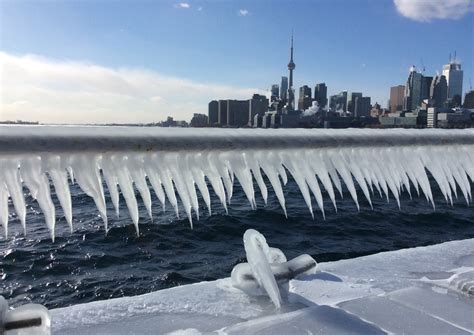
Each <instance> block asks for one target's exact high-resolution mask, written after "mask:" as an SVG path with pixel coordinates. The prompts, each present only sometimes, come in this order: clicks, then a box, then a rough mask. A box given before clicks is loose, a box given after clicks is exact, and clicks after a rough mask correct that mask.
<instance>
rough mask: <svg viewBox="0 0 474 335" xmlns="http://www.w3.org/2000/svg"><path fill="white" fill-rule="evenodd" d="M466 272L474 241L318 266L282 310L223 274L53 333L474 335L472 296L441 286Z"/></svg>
mask: <svg viewBox="0 0 474 335" xmlns="http://www.w3.org/2000/svg"><path fill="white" fill-rule="evenodd" d="M459 269H462V271H460V270H459ZM469 271H470V272H471V273H472V272H473V271H474V239H470V240H463V241H453V242H446V243H443V244H439V245H434V246H429V247H419V248H413V249H405V250H398V251H392V252H385V253H380V254H376V255H371V256H365V257H360V258H355V259H350V260H342V261H337V262H330V263H319V264H318V272H317V273H316V274H314V275H310V276H306V277H304V278H300V279H298V280H292V281H291V282H290V286H289V292H287V293H286V294H285V295H283V298H282V308H281V310H280V311H277V310H276V309H275V307H274V306H273V304H272V303H271V301H270V300H269V298H268V297H267V298H265V297H249V296H247V295H246V294H245V293H243V292H242V291H240V290H237V289H235V288H233V287H232V285H231V283H230V278H226V279H221V280H217V281H214V282H202V283H198V284H193V285H186V286H181V287H175V288H172V289H167V290H162V291H158V292H153V293H149V294H146V295H142V296H137V297H130V298H119V299H113V300H106V301H99V302H94V303H89V304H83V305H76V306H72V307H67V308H61V309H56V310H52V311H51V315H52V331H53V334H84V333H88V334H157V333H167V332H174V333H175V334H199V333H208V332H213V331H215V332H216V333H217V332H220V333H221V334H222V333H228V334H242V333H248V334H354V333H358V334H384V333H405V334H441V333H442V334H470V333H472V332H473V331H474V319H473V318H472V313H473V310H474V301H473V298H472V296H469V295H466V294H465V292H460V291H456V290H451V289H448V288H444V289H443V287H450V283H453V278H454V277H453V276H454V275H456V274H457V277H456V278H460V276H461V274H467V273H469ZM430 280H434V281H436V284H433V283H430V282H429V281H430ZM443 281H444V283H445V284H446V285H444V284H443Z"/></svg>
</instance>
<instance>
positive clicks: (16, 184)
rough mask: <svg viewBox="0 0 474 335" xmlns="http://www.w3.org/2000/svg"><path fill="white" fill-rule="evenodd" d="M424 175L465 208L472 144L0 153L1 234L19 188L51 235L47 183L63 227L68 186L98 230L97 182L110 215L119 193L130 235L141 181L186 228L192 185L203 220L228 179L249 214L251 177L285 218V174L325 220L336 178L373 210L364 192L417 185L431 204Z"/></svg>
mask: <svg viewBox="0 0 474 335" xmlns="http://www.w3.org/2000/svg"><path fill="white" fill-rule="evenodd" d="M426 170H428V171H429V172H430V173H431V175H432V176H433V178H434V180H435V181H436V182H437V184H438V186H439V188H440V190H441V192H442V193H443V195H444V197H445V199H446V201H447V202H450V203H451V204H452V202H453V194H454V196H455V197H457V189H458V188H459V189H460V190H461V192H462V194H463V196H464V198H465V200H466V203H467V204H469V203H470V201H471V200H472V195H471V185H470V184H471V181H472V180H474V150H473V146H470V145H465V146H460V145H459V146H420V147H416V146H412V147H390V148H387V147H368V148H338V149H337V148H332V149H330V148H324V149H295V150H289V149H282V150H243V151H242V150H241V151H212V150H211V151H205V152H197V151H189V152H186V151H179V152H154V153H135V152H124V153H102V154H97V153H80V154H40V155H38V154H32V155H22V156H20V155H18V156H16V155H14V156H0V223H1V225H2V226H3V227H4V231H5V236H7V235H8V197H10V198H11V200H12V203H13V206H14V208H15V211H16V214H17V216H18V218H19V220H20V222H21V224H22V226H23V229H24V231H25V233H26V224H25V218H26V206H25V199H24V195H23V184H24V185H25V186H26V187H27V188H28V190H29V191H30V193H31V196H32V197H33V198H35V199H36V200H37V202H38V204H39V206H40V208H41V210H42V211H43V213H44V215H45V221H46V224H47V226H48V228H49V230H50V232H51V238H52V239H53V240H54V227H55V207H54V204H53V201H52V199H51V190H50V181H52V183H53V185H54V189H55V192H56V196H57V198H58V200H59V203H60V204H61V207H62V208H63V211H64V215H65V218H66V221H67V223H68V224H69V227H70V229H71V231H72V204H71V194H70V190H69V183H70V182H72V183H74V182H77V184H78V185H79V186H80V188H81V189H82V190H83V191H84V192H85V193H86V194H87V195H88V196H90V197H92V198H93V200H94V202H95V204H96V206H97V208H98V210H99V213H100V216H101V217H102V219H103V221H104V224H105V230H106V231H107V213H106V204H105V197H104V186H103V180H104V181H105V184H106V186H107V189H108V192H109V194H110V197H111V200H112V203H113V205H114V207H115V210H116V214H117V215H118V213H119V194H120V193H121V194H122V196H123V197H124V199H125V202H126V205H127V207H128V210H129V212H130V216H131V219H132V221H133V223H134V225H135V228H136V232H137V234H138V233H139V230H138V205H137V200H136V197H135V188H136V189H137V190H138V193H139V194H140V196H141V198H142V200H143V202H144V205H145V207H146V209H147V212H148V214H149V216H150V218H151V215H152V214H151V213H152V210H151V209H152V201H151V195H150V187H149V184H150V185H151V187H152V189H153V190H154V192H155V194H156V196H157V198H158V199H159V201H160V202H161V204H162V206H163V208H164V206H165V200H166V199H168V201H169V202H170V203H171V205H172V206H173V208H174V210H175V212H176V215H177V216H178V215H179V213H178V200H177V195H178V196H179V198H180V200H181V203H182V205H183V207H184V209H185V212H186V214H187V217H188V219H189V222H190V224H191V227H192V210H193V211H194V213H195V215H196V218H197V219H199V204H198V195H197V190H196V186H197V189H198V190H199V193H200V194H201V197H202V199H203V201H204V202H205V204H206V205H207V208H208V210H209V214H211V196H210V193H209V186H210V187H211V188H212V190H213V191H214V193H215V194H216V195H217V197H218V198H219V200H220V203H221V204H222V206H223V207H224V209H225V210H226V211H227V203H229V201H230V199H231V197H232V192H233V183H234V179H235V178H236V179H237V180H238V181H239V183H240V184H241V186H242V189H243V190H244V192H245V195H246V197H247V199H248V200H249V202H250V205H251V207H252V208H256V201H255V191H254V180H255V182H256V184H257V185H258V188H259V190H260V193H261V195H262V197H263V200H264V202H265V204H266V203H267V197H268V189H267V186H266V183H265V180H264V176H266V178H267V179H268V181H269V183H270V185H271V186H272V188H273V191H274V192H275V194H276V197H277V199H278V201H279V203H280V205H281V207H282V209H283V211H284V213H285V215H286V207H285V197H284V192H283V188H282V186H284V185H285V184H286V183H287V180H288V177H287V171H288V172H289V173H290V174H291V176H292V177H293V179H294V180H295V182H296V184H297V185H298V187H299V189H300V191H301V193H302V195H303V198H304V201H305V202H306V204H307V206H308V208H309V210H310V212H311V215H312V216H313V207H312V202H311V194H312V195H313V197H314V198H315V200H316V203H317V205H318V207H319V210H320V211H321V213H322V216H323V218H324V217H325V214H324V207H323V195H322V189H324V190H325V191H326V192H327V194H328V196H329V198H330V199H331V201H332V204H333V205H334V208H335V209H336V211H337V204H336V196H335V193H336V191H337V192H338V193H339V194H340V195H341V197H342V182H343V183H344V184H345V185H346V187H347V189H348V191H349V192H350V194H351V197H352V199H353V200H354V202H355V204H356V206H357V208H358V209H359V202H358V197H357V192H356V184H355V183H354V181H355V182H356V183H357V184H358V185H359V187H360V189H361V191H362V193H363V194H364V196H365V198H366V199H367V201H368V202H369V205H370V206H371V207H372V201H371V195H373V193H374V192H377V193H379V194H380V196H381V197H382V196H383V195H385V197H386V198H387V201H388V200H389V193H392V195H393V196H394V198H395V200H396V201H397V203H398V206H400V199H399V195H400V193H401V192H402V190H406V191H407V192H408V193H409V194H410V197H411V189H412V187H413V188H414V190H415V191H416V193H417V194H420V189H421V191H422V192H423V194H424V195H425V197H426V199H427V201H428V202H430V203H431V204H432V205H433V207H434V201H433V195H432V192H431V187H430V183H429V179H428V175H427V173H426ZM469 179H470V180H469ZM341 180H342V182H341ZM321 186H322V187H321ZM119 189H120V191H119ZM176 193H177V195H176ZM313 217H314V216H313Z"/></svg>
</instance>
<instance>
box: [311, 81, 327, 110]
mask: <svg viewBox="0 0 474 335" xmlns="http://www.w3.org/2000/svg"><path fill="white" fill-rule="evenodd" d="M314 100H316V101H317V102H318V105H319V106H320V107H324V106H326V105H327V104H328V88H327V86H326V84H325V83H319V84H316V86H315V87H314Z"/></svg>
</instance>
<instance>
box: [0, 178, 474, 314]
mask: <svg viewBox="0 0 474 335" xmlns="http://www.w3.org/2000/svg"><path fill="white" fill-rule="evenodd" d="M432 185H433V191H434V196H435V201H436V206H437V207H436V211H433V209H432V207H431V205H429V204H428V203H427V202H426V200H425V198H424V196H420V197H416V196H415V197H414V199H413V200H410V199H409V197H408V195H407V194H403V196H402V209H401V210H399V209H398V206H397V205H396V202H395V200H394V199H391V201H390V203H388V204H387V202H386V200H385V199H380V198H378V197H375V199H374V209H373V210H371V209H370V207H369V205H368V203H367V202H366V201H365V199H363V196H362V195H361V194H359V200H360V203H361V211H360V212H357V209H356V207H355V205H354V203H353V202H352V200H351V199H350V195H349V194H348V192H345V194H344V199H338V212H337V213H336V212H335V211H334V209H333V208H332V204H331V203H330V202H329V199H326V202H325V209H326V221H323V220H322V216H321V215H320V213H319V212H317V211H315V220H314V221H313V220H312V219H311V215H310V213H309V211H308V209H307V207H306V205H305V203H304V201H303V198H302V196H301V194H300V193H299V191H298V189H297V187H296V185H295V184H294V182H293V181H291V180H290V181H289V184H288V185H287V187H286V188H285V198H286V199H287V210H288V219H286V218H285V216H284V214H283V211H282V210H281V208H280V207H279V205H278V201H277V199H276V197H275V196H274V194H272V192H270V195H269V201H268V205H267V206H264V205H263V201H262V199H261V198H259V197H258V196H257V203H258V209H257V210H255V211H253V210H251V209H250V205H249V204H248V202H247V200H246V198H245V195H244V194H243V191H242V190H241V189H240V187H239V186H238V185H236V187H235V189H234V196H233V198H232V204H231V206H230V207H229V215H226V214H225V212H224V210H223V208H222V207H221V206H220V205H219V203H218V201H217V199H216V198H215V197H214V198H213V204H212V205H213V214H214V215H213V216H208V215H206V214H207V209H206V208H205V207H204V204H203V203H202V202H201V216H202V217H201V220H200V221H198V222H195V223H194V229H193V230H191V229H190V227H189V223H188V221H187V219H185V217H186V216H185V214H184V212H183V213H181V217H182V219H176V218H175V216H174V214H173V212H172V210H171V206H170V205H169V204H168V205H169V206H167V209H166V211H165V212H163V211H162V208H161V205H160V204H159V202H158V200H157V199H156V198H155V197H154V196H153V197H154V198H153V200H154V206H153V216H154V221H153V222H151V221H150V219H149V218H148V216H147V213H146V209H145V208H144V206H143V205H142V204H141V203H140V236H139V237H137V236H136V234H135V229H134V226H133V224H132V223H131V219H130V217H129V215H128V211H127V210H126V206H125V202H124V201H123V199H121V212H120V217H119V218H116V217H115V215H114V214H113V213H114V211H113V208H112V205H111V202H110V199H108V205H109V208H108V213H109V225H110V227H111V229H110V231H109V233H108V235H107V236H105V234H104V229H103V226H102V220H101V219H100V218H99V217H98V212H97V209H96V208H95V207H94V203H93V201H92V199H91V198H89V197H87V196H86V195H85V194H84V193H83V192H82V191H80V190H79V189H78V188H77V187H75V186H73V187H72V194H73V215H74V218H73V220H74V228H75V230H74V233H73V234H69V231H68V227H67V224H66V221H65V219H64V217H62V212H61V209H60V207H59V206H58V203H57V201H56V198H55V196H54V195H53V198H54V199H55V202H56V208H57V211H58V212H57V216H58V222H57V228H56V230H57V234H56V236H57V237H56V242H55V243H52V242H51V240H50V237H49V233H48V231H47V229H46V225H45V224H44V218H43V215H42V214H41V213H40V210H39V208H38V206H37V204H36V202H34V201H32V199H31V197H29V196H28V195H27V203H28V214H27V230H28V235H27V237H26V238H25V237H23V235H22V234H21V229H20V223H19V221H18V220H17V219H16V218H15V216H14V215H12V216H11V218H10V231H11V236H10V238H9V239H8V240H5V239H3V238H0V294H2V295H4V296H5V297H6V298H7V299H10V303H11V304H13V305H18V304H22V303H25V302H30V301H32V302H37V303H42V304H44V305H46V306H47V307H49V308H55V307H63V306H69V305H72V304H77V303H84V302H90V301H95V300H101V299H109V298H114V297H121V296H132V295H137V294H142V293H146V292H151V291H155V290H160V289H164V288H168V287H172V286H176V285H183V284H189V283H193V282H198V281H203V280H214V279H217V278H222V277H227V276H229V275H230V272H231V270H232V268H233V266H234V265H235V264H237V263H239V262H242V261H244V260H245V253H244V250H243V245H242V235H243V233H244V232H245V230H246V229H248V228H254V229H257V230H259V231H260V232H262V233H263V234H264V235H265V236H266V237H267V241H268V242H269V244H270V245H271V246H275V247H278V248H281V249H282V250H283V251H284V252H285V253H286V254H287V256H288V257H294V256H296V255H298V254H301V253H308V254H310V255H312V256H313V257H314V258H315V259H316V260H317V261H318V262H321V261H332V260H338V259H342V258H352V257H357V256H361V255H367V254H371V253H377V252H380V251H386V250H394V249H400V248H407V247H414V246H422V245H429V244H436V243H440V242H443V241H449V240H456V239H465V238H473V237H474V211H473V207H472V205H471V206H470V207H468V206H467V205H466V203H465V201H464V199H463V198H459V199H458V200H456V202H455V204H454V206H453V207H451V206H450V205H447V204H446V202H445V201H444V199H443V197H442V195H441V193H440V192H439V189H438V188H437V186H434V184H432ZM313 206H314V207H316V205H315V203H314V199H313ZM10 213H14V210H13V208H12V206H11V204H10Z"/></svg>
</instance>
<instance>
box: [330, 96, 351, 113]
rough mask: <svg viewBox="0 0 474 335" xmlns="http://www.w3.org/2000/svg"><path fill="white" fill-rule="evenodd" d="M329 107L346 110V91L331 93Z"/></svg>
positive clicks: (334, 109)
mask: <svg viewBox="0 0 474 335" xmlns="http://www.w3.org/2000/svg"><path fill="white" fill-rule="evenodd" d="M329 108H330V109H331V110H333V111H339V112H346V111H347V91H342V92H341V93H339V94H336V95H332V96H331V98H330V99H329Z"/></svg>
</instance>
